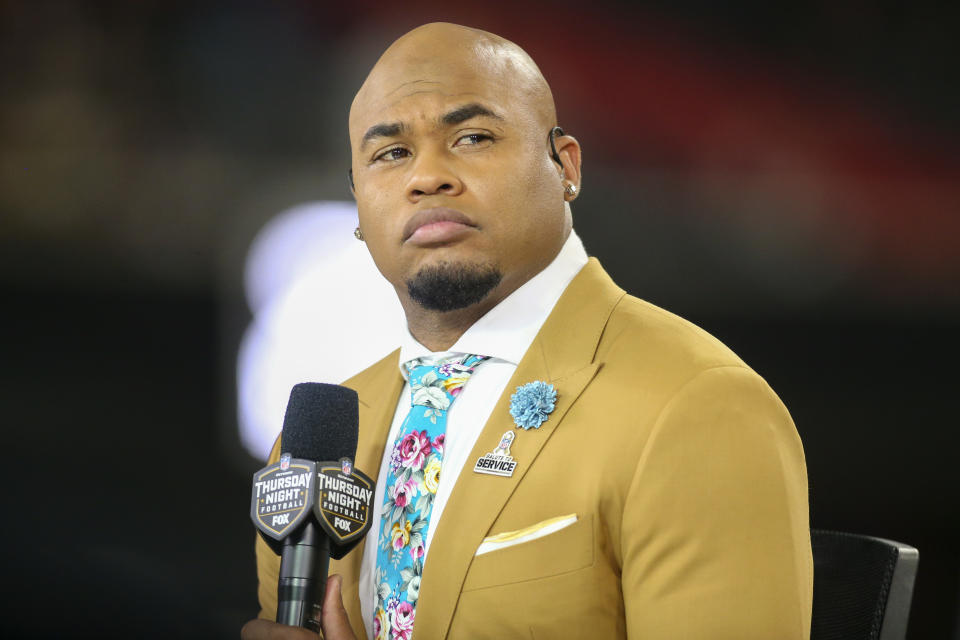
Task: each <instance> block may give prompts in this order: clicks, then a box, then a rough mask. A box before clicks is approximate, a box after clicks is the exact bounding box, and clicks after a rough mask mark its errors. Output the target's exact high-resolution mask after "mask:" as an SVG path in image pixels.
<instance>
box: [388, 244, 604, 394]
mask: <svg viewBox="0 0 960 640" xmlns="http://www.w3.org/2000/svg"><path fill="white" fill-rule="evenodd" d="M585 264H587V252H586V250H584V248H583V242H581V241H580V238H579V237H578V236H577V234H576V232H574V231H571V232H570V235H569V236H568V237H567V240H566V242H564V243H563V247H562V248H561V249H560V253H558V254H557V257H556V258H554V259H553V261H552V262H551V263H550V264H549V265H547V267H546V268H545V269H544V270H543V271H541V272H540V273H538V274H537V275H535V276H533V277H532V278H530V279H529V280H527V281H526V282H525V283H524V284H522V285H521V286H520V287H518V288H517V290H516V291H514V292H513V293H511V294H510V295H509V296H507V297H506V298H504V299H503V300H502V301H501V302H500V304H498V305H497V306H495V307H494V308H493V309H491V310H490V311H488V312H487V313H486V314H485V315H484V316H483V317H482V318H480V319H479V320H477V321H476V322H475V323H473V326H471V327H470V328H469V329H467V330H466V332H465V333H464V334H463V335H462V336H460V339H459V340H457V342H456V344H454V345H453V346H452V347H450V349H449V350H447V351H445V352H432V351H430V350H429V349H427V348H426V347H425V346H423V345H422V344H420V343H419V342H418V341H417V340H416V338H414V337H413V336H412V335H410V332H409V331H405V332H404V335H403V341H402V343H401V345H400V362H399V363H398V364H399V367H400V373H401V374H402V375H403V378H404V380H406V379H407V370H406V367H404V366H403V363H405V362H407V361H408V360H411V359H413V358H422V357H429V356H433V357H435V356H438V355H441V353H444V354H446V353H450V354H453V353H472V354H476V355H485V356H490V357H491V358H494V359H499V360H503V361H506V362H509V363H511V364H514V365H516V364H519V363H520V360H521V359H522V358H523V354H525V353H526V352H527V349H528V348H529V347H530V344H531V343H532V342H533V339H534V338H535V337H536V336H537V332H539V331H540V327H541V326H543V323H544V322H545V321H546V319H547V316H549V315H550V312H551V311H552V310H553V307H554V305H555V304H556V303H557V300H559V299H560V296H561V295H562V294H563V291H564V290H565V289H566V288H567V285H568V284H570V281H571V280H573V278H574V276H576V275H577V273H579V272H580V269H582V268H583V266H584V265H585Z"/></svg>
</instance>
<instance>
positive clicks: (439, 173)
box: [407, 151, 463, 202]
mask: <svg viewBox="0 0 960 640" xmlns="http://www.w3.org/2000/svg"><path fill="white" fill-rule="evenodd" d="M462 191H463V183H462V182H461V181H460V178H459V177H458V176H457V174H456V173H455V172H454V171H453V169H452V167H451V159H450V158H448V157H445V155H444V154H443V153H442V152H432V151H431V152H425V153H421V154H419V155H418V156H417V157H416V158H415V159H414V162H413V166H412V167H411V171H410V179H409V180H408V181H407V198H409V199H410V201H411V202H417V201H419V200H420V199H421V198H423V197H425V196H433V195H447V196H455V195H458V194H460V193H461V192H462Z"/></svg>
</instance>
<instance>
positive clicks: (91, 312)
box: [0, 0, 960, 638]
mask: <svg viewBox="0 0 960 640" xmlns="http://www.w3.org/2000/svg"><path fill="white" fill-rule="evenodd" d="M450 4H451V3H443V2H439V1H429V0H424V1H419V2H405V3H393V4H390V5H385V4H384V3H379V2H373V1H371V0H355V1H354V2H350V3H327V2H320V1H309V0H278V1H272V2H271V1H267V0H261V1H236V2H187V1H183V0H163V1H159V0H140V1H137V2H121V1H114V2H108V1H89V2H80V1H76V2H65V1H54V0H35V1H30V0H23V1H19V2H17V1H14V0H3V1H0V52H2V56H0V95H2V101H0V296H2V297H0V299H2V301H3V311H2V320H0V327H2V328H3V340H2V344H3V346H2V348H0V354H2V356H0V361H2V363H3V367H2V368H0V407H2V411H3V418H2V419H3V424H4V427H5V429H4V430H5V433H7V434H8V437H9V438H10V439H11V441H12V445H13V446H12V447H10V448H8V449H7V453H8V455H7V468H8V469H9V470H10V471H9V473H8V474H7V476H6V477H7V482H6V485H7V489H6V492H7V493H6V495H7V496H8V497H7V499H6V504H7V507H6V513H7V517H6V518H5V524H4V526H3V527H2V529H3V536H4V539H3V542H4V543H5V544H4V545H3V550H4V551H3V554H4V558H3V566H4V568H5V570H4V580H3V582H2V588H3V591H4V594H3V599H2V607H3V610H2V618H0V629H2V630H3V631H4V635H5V636H6V637H36V638H41V637H50V638H53V637H63V636H65V635H68V634H69V635H71V636H79V637H87V636H90V637H115V636H116V637H120V636H123V637H143V638H153V637H185V638H186V637H205V638H220V637H223V638H232V637H237V634H238V628H239V626H240V625H241V624H242V622H243V621H244V620H246V619H247V618H249V617H252V616H253V615H254V614H255V612H256V603H255V578H254V566H253V556H252V540H253V530H252V527H251V525H250V523H249V519H248V515H247V513H248V495H249V477H250V473H251V472H252V471H253V470H254V469H255V468H256V467H257V465H258V464H259V463H258V461H257V460H256V457H257V456H256V455H255V454H254V455H251V453H249V452H248V451H247V450H246V449H244V448H243V446H242V445H241V439H240V437H239V435H238V433H239V432H238V423H239V422H240V418H238V415H239V414H238V410H237V407H238V394H237V372H236V365H237V362H238V349H239V348H240V345H241V342H242V341H243V340H244V335H245V334H247V333H248V331H249V329H248V326H249V325H250V323H251V319H252V318H253V309H254V306H255V304H254V303H255V302H256V300H253V299H251V296H252V293H251V283H250V278H251V275H250V268H251V267H250V265H251V263H250V262H248V255H250V248H251V246H252V245H253V243H254V239H255V238H256V237H257V234H258V232H259V231H260V230H261V229H263V228H264V227H265V225H267V223H268V222H269V221H270V220H271V219H272V218H274V216H276V215H277V214H278V213H280V212H283V211H289V210H290V209H292V208H296V207H298V206H301V205H303V204H304V203H316V202H319V201H349V199H350V196H349V191H348V189H347V183H346V178H345V172H346V169H347V167H348V165H349V148H348V143H347V135H346V114H347V110H348V108H349V104H350V101H351V99H352V96H353V93H354V92H355V91H356V89H357V88H358V87H359V84H360V82H361V81H362V79H363V77H364V75H365V73H366V71H367V69H368V68H369V66H370V64H372V62H373V61H374V60H375V59H376V57H377V56H378V55H379V53H380V52H381V51H382V50H383V48H385V46H386V45H387V44H388V43H389V42H391V41H392V40H393V39H394V38H396V37H397V36H399V35H400V34H401V33H403V32H404V31H406V30H407V29H409V28H411V27H413V26H415V25H417V24H421V23H423V22H429V21H434V20H448V21H453V22H459V23H462V24H468V25H471V26H476V27H481V28H485V29H488V30H491V31H494V32H496V33H499V34H501V35H503V36H505V37H507V38H510V39H512V40H515V41H516V42H518V43H519V44H520V45H521V46H523V47H524V48H526V49H527V51H528V52H530V54H531V55H532V56H533V57H534V59H535V60H537V62H538V63H539V64H540V66H541V68H542V70H543V72H544V74H545V75H546V77H547V79H548V81H549V82H550V83H551V85H552V86H553V89H554V93H555V95H556V98H557V104H558V108H559V114H560V121H561V124H562V125H563V126H564V127H565V128H566V130H567V131H568V132H569V133H572V134H574V135H576V136H577V137H578V138H579V140H580V141H581V143H582V144H583V147H584V150H585V151H584V154H585V161H584V162H585V165H584V170H585V180H584V190H583V195H582V197H581V198H580V199H578V200H577V203H576V206H575V208H574V219H575V226H576V228H577V230H578V232H579V233H580V235H581V237H582V238H583V240H584V243H585V245H586V247H587V250H588V251H589V252H590V253H591V254H593V255H596V256H598V257H599V258H600V259H601V260H602V261H603V263H604V265H605V266H606V268H607V269H608V271H609V272H610V273H611V275H613V277H614V279H615V280H617V282H618V283H619V284H620V285H621V286H623V287H624V288H626V289H627V290H629V291H630V292H631V293H633V294H635V295H638V296H640V297H643V298H646V299H648V300H650V301H652V302H654V303H656V304H658V305H660V306H663V307H666V308H668V309H670V310H672V311H674V312H677V313H679V314H680V315H683V316H685V317H687V318H689V319H691V320H693V321H695V322H697V323H698V324H700V325H701V326H703V327H704V328H706V329H707V330H708V331H710V332H712V333H714V334H715V335H717V336H718V337H719V338H721V339H722V340H724V341H725V342H726V343H727V344H728V345H730V346H731V347H732V348H734V350H736V351H737V352H738V353H739V354H740V355H741V356H742V357H743V358H744V359H745V360H746V361H747V362H748V363H750V364H751V365H752V366H753V367H754V368H755V369H756V370H757V371H758V372H759V373H760V374H761V375H763V376H764V377H766V379H767V380H768V381H769V382H770V384H771V385H772V386H773V388H774V389H775V390H776V391H777V392H778V393H779V394H780V396H781V397H782V398H783V400H784V402H785V403H786V405H787V406H788V408H789V409H790V410H791V413H792V414H793V416H794V419H795V421H796V423H797V427H798V429H799V431H800V434H801V436H802V438H803V440H804V443H805V447H806V452H807V459H808V465H809V476H810V490H811V494H810V499H811V520H812V524H813V526H815V527H818V528H831V529H841V530H847V531H854V532H859V533H868V534H872V535H878V536H883V537H889V538H894V539H898V540H901V541H904V542H907V543H909V544H912V545H914V546H917V547H918V548H919V549H920V572H919V577H918V582H917V587H916V591H915V596H914V607H913V616H912V620H911V628H910V637H911V638H934V637H936V638H947V637H953V638H960V619H958V614H957V610H958V604H960V551H958V542H960V536H958V533H960V526H958V525H960V514H958V511H960V510H958V505H960V471H958V468H960V456H958V445H960V436H958V435H957V430H958V428H960V421H958V419H957V416H956V411H955V407H956V394H957V389H958V384H957V381H958V377H957V375H956V373H955V366H956V361H957V357H958V355H960V354H958V348H957V330H958V328H960V304H958V303H960V287H958V276H960V182H958V179H960V154H958V153H957V151H956V146H957V143H958V142H960V82H958V73H957V70H958V68H960V65H958V63H960V44H958V39H957V38H956V27H957V24H958V20H957V19H958V17H960V5H957V4H955V3H949V4H948V3H940V4H938V3H923V2H921V3H898V2H875V3H867V2H839V3H838V2H827V1H825V0H814V1H811V2H808V3H803V4H802V5H797V4H789V3H788V4H782V3H762V2H743V1H737V2H730V3H714V2H706V1H704V0H672V1H666V0H653V1H648V2H640V3H633V2H614V1H612V0H595V1H594V2H590V3H577V2H571V1H566V0H553V1H551V2H546V1H539V0H536V1H531V2H517V1H506V0H490V1H488V2H486V3H484V8H483V9H479V8H476V7H474V6H473V5H470V6H467V5H466V4H464V3H460V4H459V5H458V6H449V5H450ZM454 4H456V3H454ZM339 220H341V222H342V217H341V218H340V219H339ZM338 224H339V223H338ZM343 228H344V229H349V228H350V225H349V224H348V223H347V224H346V226H345V227H343ZM321 235H322V234H321ZM320 239H321V240H324V241H326V242H329V243H330V245H329V246H326V245H325V249H324V251H328V250H329V251H336V250H339V249H337V248H336V247H335V245H336V244H337V242H336V241H334V240H331V239H330V238H329V237H322V238H320ZM342 241H343V243H349V242H355V241H353V239H352V237H350V236H349V235H348V234H347V233H345V234H344V237H343V240H342ZM301 245H302V243H301ZM331 247H334V248H331ZM300 251H301V253H303V252H304V251H305V252H306V254H307V255H309V254H310V245H309V244H307V245H306V246H300ZM261 262H262V261H261ZM329 277H330V278H340V279H343V278H345V276H344V275H342V271H341V272H340V275H337V274H330V275H329ZM245 278H246V280H245ZM321 279H322V278H321ZM268 284H269V282H268ZM254 289H256V287H254ZM254 293H255V292H254ZM253 297H256V296H253ZM321 311H323V308H322V307H321ZM316 333H317V334H319V335H317V336H316V338H317V340H323V339H326V340H329V339H330V338H331V336H332V337H333V338H337V334H336V333H335V331H334V330H332V329H330V330H328V329H317V330H316ZM304 335H307V336H308V335H309V328H307V329H306V330H305V333H304ZM287 346H288V347H289V345H287ZM315 346H316V345H315ZM316 348H317V349H318V350H319V351H320V352H321V353H322V348H321V347H316ZM951 398H953V399H952V400H951ZM281 417H282V416H281V415H277V416H276V425H275V428H276V429H279V427H280V420H281Z"/></svg>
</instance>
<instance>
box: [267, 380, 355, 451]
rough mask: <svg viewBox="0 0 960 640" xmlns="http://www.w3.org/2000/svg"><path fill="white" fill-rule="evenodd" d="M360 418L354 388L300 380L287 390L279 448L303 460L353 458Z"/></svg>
mask: <svg viewBox="0 0 960 640" xmlns="http://www.w3.org/2000/svg"><path fill="white" fill-rule="evenodd" d="M359 422H360V419H359V407H358V404H357V392H356V391H354V390H353V389H348V388H347V387H341V386H340V385H337V384H323V383H320V382H302V383H300V384H298V385H294V387H293V389H292V390H291V391H290V402H288V403H287V412H286V415H284V417H283V434H282V435H281V436H280V451H281V453H289V454H291V455H292V456H293V457H294V458H303V459H306V460H318V461H331V460H339V459H340V458H350V459H351V460H353V458H354V456H355V455H356V453H357V429H358V425H359Z"/></svg>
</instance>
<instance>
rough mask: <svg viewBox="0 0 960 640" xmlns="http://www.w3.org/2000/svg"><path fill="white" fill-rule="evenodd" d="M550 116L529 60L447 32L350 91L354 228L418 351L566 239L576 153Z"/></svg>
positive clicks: (508, 47) (399, 44)
mask: <svg viewBox="0 0 960 640" xmlns="http://www.w3.org/2000/svg"><path fill="white" fill-rule="evenodd" d="M556 118H557V116H556V110H555V108H554V105H553V96H552V95H551V94H550V88H549V87H548V86H547V83H546V81H545V80H544V79H543V75H542V74H541V73H540V70H539V69H538V68H537V65H536V64H534V62H533V60H531V59H530V56H528V55H527V54H526V53H525V52H524V51H523V50H522V49H521V48H520V47H518V46H517V45H515V44H513V43H512V42H509V41H507V40H504V39H503V38H500V37H499V36H495V35H493V34H490V33H486V32H484V31H478V30H476V29H469V28H467V27H460V26H457V25H453V24H440V23H438V24H428V25H424V26H422V27H419V28H417V29H414V30H413V31H411V32H410V33H408V34H406V35H405V36H403V37H402V38H400V39H399V40H397V41H396V42H394V43H393V44H392V45H391V46H390V48H389V49H387V50H386V52H385V53H384V54H383V56H381V57H380V60H379V61H378V62H377V64H376V65H375V66H374V67H373V70H372V71H370V75H369V76H367V79H366V81H365V82H364V83H363V86H362V87H361V88H360V91H359V92H358V93H357V97H356V98H355V99H354V101H353V106H352V107H351V109H350V145H351V147H352V150H353V163H352V169H351V170H352V172H353V173H352V176H353V184H354V197H355V198H356V200H357V213H358V214H359V220H360V230H361V231H362V232H363V236H364V238H365V242H366V244H367V248H368V249H369V250H370V255H371V256H373V260H374V262H375V263H376V265H377V267H378V268H379V269H380V272H381V273H382V274H383V275H384V277H386V279H387V280H389V281H390V283H391V284H393V286H394V288H395V289H396V291H397V296H398V298H399V299H400V303H401V305H403V308H404V311H405V312H406V314H407V324H408V328H409V329H410V332H411V333H412V334H413V335H414V336H415V337H416V338H417V339H418V340H421V342H422V343H423V344H424V345H426V346H428V347H430V348H431V349H433V350H437V349H441V348H447V347H449V346H450V345H451V344H453V342H454V341H455V338H456V337H457V336H459V335H460V334H462V332H463V331H464V330H465V329H466V327H468V326H469V325H470V324H472V322H473V321H475V320H476V319H477V318H479V317H480V316H481V315H483V313H485V312H486V311H487V310H489V309H491V308H493V306H494V305H496V304H497V303H498V302H499V301H500V300H503V299H504V297H506V296H507V295H509V294H510V293H511V292H513V291H515V290H516V289H517V288H518V287H519V286H521V285H522V284H523V283H524V282H526V281H527V280H529V279H530V278H531V277H533V276H534V275H535V274H537V273H539V272H540V271H541V270H542V269H543V268H544V267H546V265H548V264H549V263H550V262H551V261H552V260H553V259H554V257H555V256H556V255H557V254H558V253H559V252H560V248H561V247H562V246H563V243H564V241H565V240H566V238H567V236H568V235H569V234H570V229H571V223H572V221H571V213H570V208H569V206H568V202H569V200H572V199H573V198H574V197H576V189H577V188H578V187H579V184H580V146H579V144H578V143H577V141H576V140H575V139H574V138H573V137H571V136H567V135H557V136H553V134H552V133H551V131H552V129H553V127H555V126H556V124H557V121H556ZM551 140H553V143H554V144H553V145H551V143H550V141H551ZM552 146H555V147H556V153H555V154H554V153H553V150H552Z"/></svg>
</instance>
